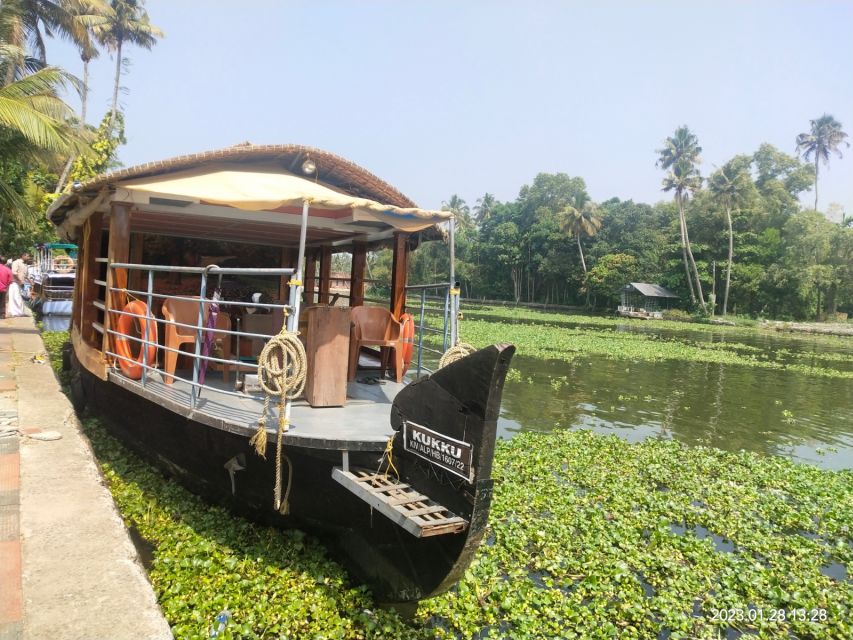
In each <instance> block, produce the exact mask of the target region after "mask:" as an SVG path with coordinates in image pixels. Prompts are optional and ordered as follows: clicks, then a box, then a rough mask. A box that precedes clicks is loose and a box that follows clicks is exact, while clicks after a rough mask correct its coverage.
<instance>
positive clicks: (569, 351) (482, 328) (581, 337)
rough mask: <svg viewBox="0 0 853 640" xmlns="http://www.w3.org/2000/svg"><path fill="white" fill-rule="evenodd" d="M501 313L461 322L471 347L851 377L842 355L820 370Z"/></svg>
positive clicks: (718, 347) (721, 346) (736, 348)
mask: <svg viewBox="0 0 853 640" xmlns="http://www.w3.org/2000/svg"><path fill="white" fill-rule="evenodd" d="M502 311H503V312H504V317H505V318H506V320H498V319H497V318H495V317H490V318H489V319H477V318H476V317H472V316H473V314H469V316H468V318H467V319H466V321H465V324H464V331H465V337H466V338H465V339H466V340H467V341H468V342H471V343H472V344H475V345H483V344H494V343H498V342H512V343H513V344H515V345H516V347H517V348H518V351H519V353H523V354H524V355H525V356H527V357H532V358H541V359H547V360H562V361H566V362H572V361H574V360H577V359H579V358H583V357H585V356H589V355H593V356H601V357H605V358H609V359H614V360H629V361H645V362H655V361H662V360H680V361H690V362H704V363H715V364H724V365H739V366H747V367H755V368H760V369H775V370H789V371H796V372H798V373H802V374H805V375H810V376H820V377H828V378H842V379H853V366H851V365H853V357H847V356H845V355H844V354H841V356H840V357H835V358H824V359H821V360H820V366H818V365H813V364H805V363H802V362H797V361H788V362H786V361H780V360H777V359H773V358H770V357H769V356H768V354H767V352H766V351H765V350H763V349H761V348H758V347H755V346H752V345H746V344H742V343H738V342H710V341H691V340H685V339H683V338H681V339H676V338H664V337H660V336H658V335H656V334H654V333H647V332H637V331H619V330H617V328H616V326H615V324H614V322H613V321H612V320H609V321H608V322H603V321H604V320H608V319H605V318H594V319H593V322H591V323H589V326H578V327H576V326H572V327H566V326H561V325H554V324H547V323H545V322H527V321H526V319H527V318H528V317H529V315H530V312H521V313H520V314H519V316H518V317H516V316H514V315H512V314H511V313H510V312H508V311H507V310H502ZM552 315H554V314H542V316H543V317H546V318H547V317H549V316H552ZM636 322H639V321H636ZM715 328H716V327H715ZM847 346H849V343H847ZM801 357H804V356H802V355H798V356H797V358H796V359H799V358H801ZM788 360H790V358H789V359H788ZM835 365H839V366H838V367H836V366H835ZM626 373H630V367H628V368H626Z"/></svg>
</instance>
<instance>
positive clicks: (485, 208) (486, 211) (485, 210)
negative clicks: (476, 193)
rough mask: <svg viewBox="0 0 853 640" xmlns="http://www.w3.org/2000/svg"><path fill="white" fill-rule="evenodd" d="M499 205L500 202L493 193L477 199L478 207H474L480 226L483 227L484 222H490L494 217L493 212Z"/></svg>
mask: <svg viewBox="0 0 853 640" xmlns="http://www.w3.org/2000/svg"><path fill="white" fill-rule="evenodd" d="M497 203H498V201H497V200H496V199H495V196H494V195H492V194H491V193H486V194H484V195H483V197H482V198H477V206H476V207H474V215H475V219H476V221H477V224H478V225H482V224H483V223H484V222H486V221H488V219H489V218H490V217H491V216H492V211H494V209H495V205H496V204H497Z"/></svg>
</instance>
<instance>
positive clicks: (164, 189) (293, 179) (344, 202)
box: [115, 167, 452, 232]
mask: <svg viewBox="0 0 853 640" xmlns="http://www.w3.org/2000/svg"><path fill="white" fill-rule="evenodd" d="M123 190H127V193H123ZM151 196H155V197H166V198H177V199H182V200H188V201H192V202H197V203H201V204H213V205H224V206H229V207H234V208H236V209H242V210H246V211H275V210H277V209H280V208H281V207H301V206H302V205H303V202H306V201H307V202H308V205H309V207H310V208H311V209H330V210H340V209H351V210H352V212H353V219H354V220H359V219H361V220H364V219H373V220H377V221H379V222H383V223H385V224H388V225H391V226H393V227H395V228H397V229H401V230H403V231H407V232H414V231H420V230H422V229H426V228H427V227H430V226H432V225H434V224H436V223H440V222H446V221H447V220H449V219H450V217H451V215H452V214H451V213H450V212H448V211H428V210H423V209H417V208H403V207H396V206H393V205H387V204H382V203H380V202H376V201H374V200H369V199H366V198H358V197H356V196H352V195H348V194H345V193H341V192H338V191H335V190H333V189H331V188H329V187H327V186H325V185H323V184H319V183H317V182H314V181H312V180H310V179H306V178H302V177H299V176H296V175H294V174H291V173H287V172H283V171H282V170H281V169H280V168H276V169H269V170H263V169H262V168H253V169H251V170H240V169H236V168H233V167H221V168H212V167H205V168H203V169H195V170H191V171H184V172H179V173H170V174H166V175H159V176H153V177H148V178H138V179H131V180H126V181H121V182H119V183H117V184H116V198H115V199H118V200H122V201H129V202H139V203H146V202H148V199H149V198H150V197H151Z"/></svg>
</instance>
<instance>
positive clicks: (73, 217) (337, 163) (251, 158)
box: [48, 143, 441, 240]
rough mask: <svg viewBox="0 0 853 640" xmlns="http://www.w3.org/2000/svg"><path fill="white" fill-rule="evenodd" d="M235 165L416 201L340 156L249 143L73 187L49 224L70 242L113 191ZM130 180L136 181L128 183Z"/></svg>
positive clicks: (368, 195)
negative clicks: (306, 172)
mask: <svg viewBox="0 0 853 640" xmlns="http://www.w3.org/2000/svg"><path fill="white" fill-rule="evenodd" d="M307 159H310V160H311V161H312V162H313V163H314V164H315V165H316V167H317V169H316V173H315V174H313V175H311V176H303V174H302V165H303V163H304V162H305V160H307ZM224 165H227V166H235V165H239V166H240V167H241V170H246V171H252V170H253V169H254V168H255V167H257V168H258V170H259V171H260V170H261V167H263V168H264V170H266V171H268V170H269V168H270V167H272V168H274V169H276V168H277V169H279V170H281V171H282V172H285V173H289V174H295V175H297V176H303V177H304V178H306V179H307V180H309V181H310V182H312V183H314V182H316V183H319V184H323V185H327V186H329V187H330V188H332V189H335V190H337V191H339V192H341V193H345V194H348V195H351V196H353V197H356V198H364V199H368V200H373V201H376V202H379V203H382V204H387V205H390V206H392V207H399V208H414V207H416V205H415V203H414V202H413V201H412V200H411V199H409V198H408V197H407V196H405V195H404V194H402V193H401V192H400V191H398V190H397V189H396V188H394V187H393V186H391V185H390V184H388V183H387V182H385V181H383V180H381V179H380V178H378V177H377V176H375V175H374V174H372V173H370V172H369V171H367V170H366V169H364V168H362V167H360V166H358V165H357V164H355V163H353V162H350V161H349V160H346V159H344V158H342V157H340V156H338V155H335V154H333V153H329V152H328V151H323V150H321V149H316V148H314V147H307V146H303V145H295V144H288V145H253V144H250V143H243V144H238V145H235V146H232V147H227V148H225V149H218V150H214V151H207V152H204V153H197V154H191V155H185V156H179V157H176V158H170V159H167V160H160V161H156V162H149V163H146V164H142V165H138V166H135V167H130V168H127V169H122V170H120V171H113V172H109V173H105V174H102V175H100V176H97V177H95V178H93V179H91V180H88V181H86V182H85V183H83V184H77V185H75V186H74V188H73V190H72V191H71V192H69V193H65V194H63V195H62V196H61V197H60V198H59V199H58V200H57V201H56V202H55V203H54V204H53V206H52V207H51V208H50V209H49V211H48V215H49V217H50V219H51V221H52V222H53V223H54V224H56V225H57V226H59V227H60V232H61V233H62V234H63V237H69V238H72V239H73V238H74V236H75V235H76V234H77V232H78V231H77V230H78V229H79V228H80V227H81V225H82V224H83V222H85V219H86V217H88V215H89V214H90V213H91V211H93V210H94V208H95V207H102V206H104V205H103V204H99V202H98V200H99V199H100V200H102V199H103V196H104V194H105V192H106V193H113V192H115V191H116V189H121V188H123V187H124V185H130V184H134V183H136V182H138V181H139V180H146V179H159V178H160V177H169V176H171V175H173V174H178V173H179V172H199V171H200V172H205V171H206V170H208V169H209V170H210V171H213V170H214V168H215V167H221V166H224ZM129 181H134V182H129ZM437 235H438V237H440V236H441V233H440V230H439V229H438V228H437V227H436V228H433V229H427V230H425V232H423V234H422V235H421V234H419V236H420V239H421V240H424V239H428V238H435V237H436V236H437Z"/></svg>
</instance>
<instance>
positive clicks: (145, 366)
mask: <svg viewBox="0 0 853 640" xmlns="http://www.w3.org/2000/svg"><path fill="white" fill-rule="evenodd" d="M152 293H154V272H153V271H152V270H151V269H149V270H148V298H147V300H146V302H145V304H146V306H147V307H148V316H149V318H153V317H154V314H153V313H151V298H152V295H151V294H152ZM149 318H146V319H145V335H144V336H143V342H142V349H143V351H142V387H143V388H144V387H145V380H146V378H148V345H150V344H151V343H150V342H148V331H149V324H148V323H149V322H151V320H149ZM154 326H155V327H156V326H157V325H156V323H155V325H154ZM155 357H156V352H155Z"/></svg>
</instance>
